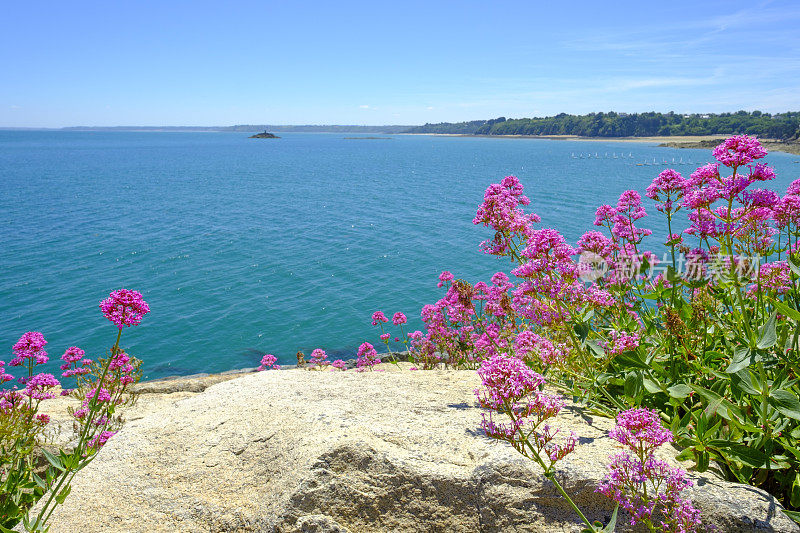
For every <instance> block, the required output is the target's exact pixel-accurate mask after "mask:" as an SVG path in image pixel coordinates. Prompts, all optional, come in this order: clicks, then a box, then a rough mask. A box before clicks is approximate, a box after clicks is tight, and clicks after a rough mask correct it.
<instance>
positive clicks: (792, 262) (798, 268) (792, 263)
mask: <svg viewBox="0 0 800 533" xmlns="http://www.w3.org/2000/svg"><path fill="white" fill-rule="evenodd" d="M789 268H791V269H792V272H794V273H795V274H796V275H797V276H798V277H800V264H798V260H796V259H795V258H794V257H793V256H791V255H790V256H789Z"/></svg>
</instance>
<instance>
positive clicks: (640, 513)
mask: <svg viewBox="0 0 800 533" xmlns="http://www.w3.org/2000/svg"><path fill="white" fill-rule="evenodd" d="M609 436H610V437H611V438H612V439H614V440H616V441H618V442H620V443H621V444H624V445H625V446H627V447H628V449H629V450H630V451H626V452H622V453H619V454H617V455H615V456H614V457H613V458H612V460H611V464H610V465H609V472H608V474H607V475H606V477H605V478H604V479H603V481H601V482H600V484H599V485H598V487H597V489H596V492H599V493H601V494H603V495H605V496H607V497H608V498H611V499H612V500H614V501H615V502H617V503H618V504H619V505H620V507H622V508H623V509H625V510H626V511H627V512H628V513H629V514H630V516H631V525H634V524H637V523H639V522H644V523H646V524H647V525H648V526H652V527H656V528H658V530H659V531H669V532H675V533H689V532H695V531H702V529H701V528H702V523H701V520H700V511H698V510H697V509H696V508H695V507H694V506H693V505H692V502H691V501H689V500H687V499H684V498H683V497H682V496H681V494H680V493H681V491H683V490H684V489H686V488H688V487H690V486H692V482H691V481H690V480H689V479H688V478H687V477H686V473H685V472H684V471H683V470H681V469H680V468H678V467H673V466H670V465H669V464H668V463H666V462H665V461H661V460H659V459H656V458H655V457H654V456H653V452H654V450H655V449H656V448H658V447H659V446H661V445H663V444H665V443H667V442H671V441H672V432H671V431H669V430H668V429H666V428H664V427H663V426H662V425H661V420H660V418H659V416H658V413H657V412H656V411H650V410H647V409H629V410H627V411H624V412H622V413H620V414H619V415H617V425H616V427H615V428H614V429H613V430H611V431H610V432H609ZM631 452H633V453H631ZM652 527H651V529H652Z"/></svg>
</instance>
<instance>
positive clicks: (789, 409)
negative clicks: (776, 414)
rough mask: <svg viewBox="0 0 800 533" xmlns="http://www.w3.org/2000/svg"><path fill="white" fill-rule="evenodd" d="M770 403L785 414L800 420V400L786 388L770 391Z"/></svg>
mask: <svg viewBox="0 0 800 533" xmlns="http://www.w3.org/2000/svg"><path fill="white" fill-rule="evenodd" d="M769 403H770V405H771V406H772V407H774V408H775V409H777V410H778V411H780V412H781V413H782V414H783V415H785V416H788V417H789V418H794V419H795V420H800V400H799V399H798V398H797V395H796V394H793V393H792V392H791V391H788V390H786V389H778V390H771V391H769Z"/></svg>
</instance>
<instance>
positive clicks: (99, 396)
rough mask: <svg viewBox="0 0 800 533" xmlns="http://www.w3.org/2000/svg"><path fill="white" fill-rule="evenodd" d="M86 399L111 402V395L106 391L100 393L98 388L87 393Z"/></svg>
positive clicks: (102, 390) (101, 390)
mask: <svg viewBox="0 0 800 533" xmlns="http://www.w3.org/2000/svg"><path fill="white" fill-rule="evenodd" d="M86 399H87V400H89V401H91V400H97V401H98V402H110V401H111V393H110V392H108V391H107V390H106V389H102V388H101V389H100V390H99V391H98V390H97V388H94V389H92V390H90V391H89V392H87V393H86Z"/></svg>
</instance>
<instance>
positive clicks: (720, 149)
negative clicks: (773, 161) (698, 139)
mask: <svg viewBox="0 0 800 533" xmlns="http://www.w3.org/2000/svg"><path fill="white" fill-rule="evenodd" d="M712 153H713V155H714V158H715V159H716V160H717V161H719V162H720V163H722V164H723V165H725V166H726V167H738V166H741V165H746V164H747V163H750V162H751V161H753V160H755V159H761V158H762V157H764V156H765V155H767V151H766V150H765V149H764V147H763V146H761V143H759V142H758V139H756V138H755V137H752V138H751V137H748V136H747V135H734V136H733V137H731V138H729V139H726V140H725V141H724V142H723V143H722V144H720V145H719V146H717V147H716V148H714V151H713V152H712Z"/></svg>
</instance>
